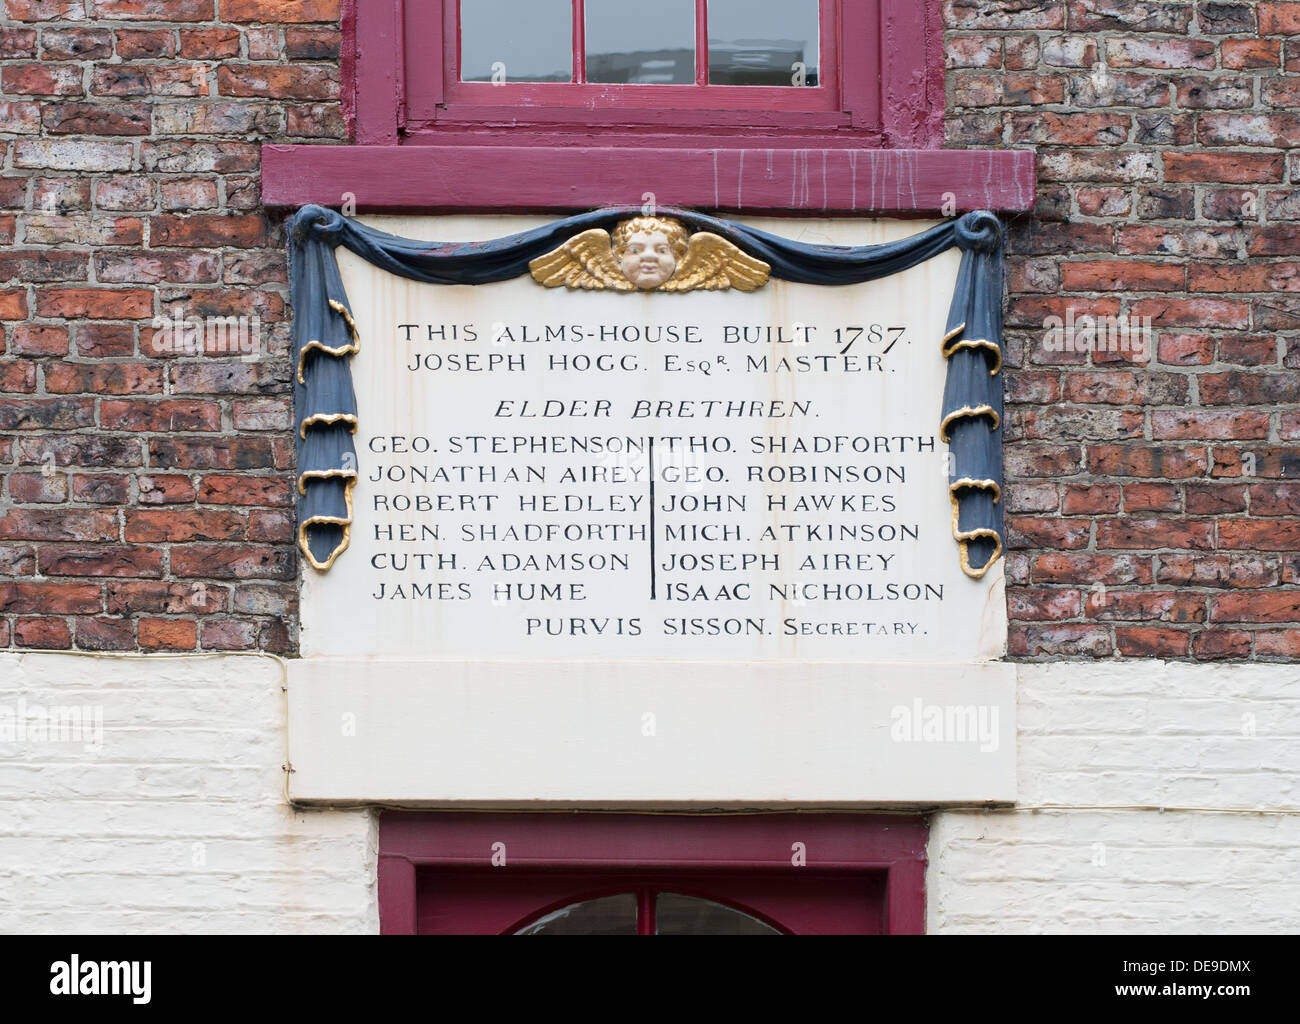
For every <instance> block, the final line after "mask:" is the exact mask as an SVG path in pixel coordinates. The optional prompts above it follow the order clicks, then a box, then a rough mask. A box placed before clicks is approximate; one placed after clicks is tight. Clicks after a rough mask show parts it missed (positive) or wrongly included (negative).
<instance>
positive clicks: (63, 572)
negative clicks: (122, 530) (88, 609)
mask: <svg viewBox="0 0 1300 1024" xmlns="http://www.w3.org/2000/svg"><path fill="white" fill-rule="evenodd" d="M127 539H128V540H129V539H130V538H127ZM40 560H41V572H42V573H44V574H45V575H46V576H143V577H150V576H154V577H160V576H162V574H163V557H162V551H161V550H160V549H158V548H151V547H110V546H106V545H94V546H91V547H68V546H63V545H58V544H46V545H44V546H42V548H41V553H40Z"/></svg>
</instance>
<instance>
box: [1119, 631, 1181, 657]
mask: <svg viewBox="0 0 1300 1024" xmlns="http://www.w3.org/2000/svg"><path fill="white" fill-rule="evenodd" d="M1191 636H1192V635H1191V633H1190V632H1188V631H1187V630H1183V629H1170V628H1169V627H1166V626H1132V627H1122V626H1117V627H1116V628H1115V645H1116V647H1118V648H1119V653H1120V654H1121V655H1123V656H1124V657H1126V658H1185V657H1186V656H1187V650H1188V644H1189V641H1190V640H1191Z"/></svg>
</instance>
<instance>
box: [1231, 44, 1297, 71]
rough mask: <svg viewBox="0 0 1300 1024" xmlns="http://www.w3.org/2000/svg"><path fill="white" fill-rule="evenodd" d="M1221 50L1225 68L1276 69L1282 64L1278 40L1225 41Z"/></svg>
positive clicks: (1280, 46) (1280, 45) (1280, 47)
mask: <svg viewBox="0 0 1300 1024" xmlns="http://www.w3.org/2000/svg"><path fill="white" fill-rule="evenodd" d="M1220 50H1221V52H1222V53H1223V66H1224V67H1225V68H1276V67H1279V66H1280V65H1281V63H1282V42H1281V40H1278V39H1225V40H1224V41H1223V43H1222V45H1221V46H1220Z"/></svg>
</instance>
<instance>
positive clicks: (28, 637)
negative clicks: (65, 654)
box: [14, 618, 72, 651]
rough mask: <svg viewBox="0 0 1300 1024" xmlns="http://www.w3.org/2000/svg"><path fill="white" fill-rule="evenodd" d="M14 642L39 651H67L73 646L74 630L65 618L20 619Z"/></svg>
mask: <svg viewBox="0 0 1300 1024" xmlns="http://www.w3.org/2000/svg"><path fill="white" fill-rule="evenodd" d="M14 643H15V644H17V645H18V646H19V647H30V648H32V649H34V650H38V651H42V650H43V651H66V650H68V649H69V648H71V647H72V631H71V630H70V629H69V628H68V624H67V622H66V621H65V620H63V619H51V618H38V619H18V620H16V621H15V622H14Z"/></svg>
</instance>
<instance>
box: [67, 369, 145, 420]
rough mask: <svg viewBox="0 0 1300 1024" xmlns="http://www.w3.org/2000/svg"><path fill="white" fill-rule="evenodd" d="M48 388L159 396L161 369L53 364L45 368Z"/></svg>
mask: <svg viewBox="0 0 1300 1024" xmlns="http://www.w3.org/2000/svg"><path fill="white" fill-rule="evenodd" d="M45 389H46V390H47V391H49V392H50V393H51V394H98V395H143V394H158V393H160V392H161V391H162V390H163V378H162V370H161V369H160V368H158V367H156V366H149V365H147V364H144V363H70V362H62V363H52V364H51V365H49V366H47V367H46V368H45ZM105 425H106V424H105Z"/></svg>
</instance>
